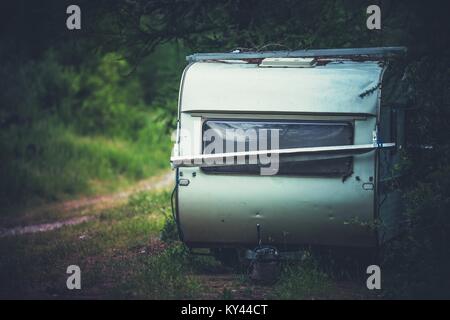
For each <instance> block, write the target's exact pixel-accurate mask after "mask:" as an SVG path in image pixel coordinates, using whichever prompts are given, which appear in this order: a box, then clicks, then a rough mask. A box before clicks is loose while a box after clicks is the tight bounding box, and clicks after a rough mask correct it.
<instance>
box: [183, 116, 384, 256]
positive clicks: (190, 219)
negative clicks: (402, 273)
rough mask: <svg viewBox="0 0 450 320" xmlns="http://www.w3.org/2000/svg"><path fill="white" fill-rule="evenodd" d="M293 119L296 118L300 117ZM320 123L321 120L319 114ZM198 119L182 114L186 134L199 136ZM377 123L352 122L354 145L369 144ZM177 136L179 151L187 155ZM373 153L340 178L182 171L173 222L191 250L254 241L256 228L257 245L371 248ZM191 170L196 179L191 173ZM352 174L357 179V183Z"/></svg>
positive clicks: (356, 159) (358, 159)
mask: <svg viewBox="0 0 450 320" xmlns="http://www.w3.org/2000/svg"><path fill="white" fill-rule="evenodd" d="M299 118H301V117H300V116H299ZM317 118H319V119H320V116H317ZM201 121H202V118H201V117H193V116H191V115H190V114H182V118H181V122H182V123H183V128H184V129H186V130H187V131H191V132H195V131H197V132H198V135H197V138H196V139H198V144H197V146H196V147H195V148H194V149H197V150H193V151H194V152H200V149H201V132H200V131H199V129H197V130H195V128H199V124H200V123H201ZM375 121H376V119H375V118H367V119H365V120H355V139H354V143H355V144H365V143H370V142H371V133H372V130H373V128H374V126H375ZM183 139H184V138H183V136H182V137H181V145H182V149H183V148H185V149H184V150H182V151H181V153H182V154H188V153H190V152H192V150H187V149H186V148H187V144H184V143H183V141H184V140H183ZM374 154H375V152H374V151H371V152H369V153H366V154H363V155H356V156H355V157H354V163H353V171H354V174H353V175H352V176H351V177H350V178H348V179H347V180H345V181H343V180H342V178H341V177H302V176H249V175H222V174H206V173H204V172H202V171H201V169H200V168H198V167H193V168H180V172H181V173H182V174H183V176H182V178H183V179H188V180H189V185H188V186H180V187H179V195H178V197H179V219H180V226H181V229H182V232H183V235H184V240H185V241H186V242H187V243H188V244H189V245H192V246H209V245H213V244H218V245H222V246H227V245H228V246H233V245H246V246H250V247H251V246H252V245H255V244H256V224H260V225H261V231H262V238H263V242H264V243H266V244H269V243H270V244H274V245H277V246H279V247H280V249H282V248H283V247H282V246H283V245H286V246H290V245H294V246H295V245H302V244H317V245H332V246H355V247H367V246H374V245H375V243H376V237H375V234H374V231H373V229H371V228H370V224H371V223H373V217H374V210H373V209H374V190H373V189H372V190H364V189H363V184H364V183H369V182H370V179H371V177H372V179H373V177H374V167H375V166H374V159H375V157H374ZM194 172H195V176H194V175H193V173H194ZM356 177H358V178H356Z"/></svg>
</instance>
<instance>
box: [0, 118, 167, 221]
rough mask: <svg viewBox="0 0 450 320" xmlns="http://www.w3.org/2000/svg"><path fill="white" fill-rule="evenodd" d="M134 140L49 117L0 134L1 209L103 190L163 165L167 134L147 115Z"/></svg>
mask: <svg viewBox="0 0 450 320" xmlns="http://www.w3.org/2000/svg"><path fill="white" fill-rule="evenodd" d="M148 121H149V122H148V124H147V127H145V128H144V129H142V132H140V137H139V138H138V139H136V140H131V139H125V138H119V137H116V138H114V137H104V136H100V135H97V136H96V135H90V136H83V135H80V134H77V133H76V132H75V131H73V130H71V129H70V128H64V127H62V126H60V125H59V124H57V122H56V121H55V122H53V121H52V120H51V119H49V120H45V121H42V122H40V123H37V124H35V125H33V126H32V128H30V130H28V131H26V132H24V131H23V130H21V129H17V131H15V130H14V129H10V130H8V131H4V132H2V133H1V134H0V136H1V139H2V141H1V144H2V149H3V154H2V157H13V158H11V159H9V158H8V159H6V158H5V159H3V161H2V163H3V165H2V166H1V168H0V176H1V177H2V179H1V181H0V191H1V192H0V211H1V212H0V214H1V215H3V216H4V215H7V214H17V212H20V211H23V210H22V209H23V207H26V206H32V205H36V204H41V203H48V202H52V201H57V200H64V199H68V198H72V197H74V196H79V195H92V194H104V193H109V192H111V191H115V190H118V189H122V188H124V187H127V186H129V185H131V184H132V183H134V182H135V181H138V180H141V179H144V178H146V177H150V176H152V175H155V174H156V173H158V172H159V171H161V170H163V169H166V168H168V158H169V155H170V151H169V149H170V142H169V138H168V137H166V136H165V135H162V134H161V133H158V132H159V128H157V124H152V123H151V122H150V120H148Z"/></svg>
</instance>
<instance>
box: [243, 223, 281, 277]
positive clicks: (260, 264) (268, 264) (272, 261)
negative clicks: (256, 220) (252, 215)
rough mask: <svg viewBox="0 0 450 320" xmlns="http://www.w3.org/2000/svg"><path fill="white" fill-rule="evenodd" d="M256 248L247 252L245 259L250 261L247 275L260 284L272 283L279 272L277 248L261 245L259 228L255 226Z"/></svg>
mask: <svg viewBox="0 0 450 320" xmlns="http://www.w3.org/2000/svg"><path fill="white" fill-rule="evenodd" d="M256 229H257V235H258V246H257V247H256V248H255V249H253V250H247V252H246V258H247V259H249V260H250V266H249V270H248V275H249V277H250V279H251V280H253V281H255V282H259V283H262V284H272V283H274V282H275V281H276V280H277V279H278V277H279V275H280V271H281V264H280V262H281V260H280V254H279V252H278V250H277V248H275V247H273V246H265V245H262V243H261V226H260V225H259V224H257V225H256Z"/></svg>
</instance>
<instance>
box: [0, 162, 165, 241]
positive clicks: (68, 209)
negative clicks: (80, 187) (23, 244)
mask: <svg viewBox="0 0 450 320" xmlns="http://www.w3.org/2000/svg"><path fill="white" fill-rule="evenodd" d="M172 185H173V173H172V172H171V171H169V172H165V173H163V174H161V175H158V176H155V177H151V178H149V179H146V180H143V181H141V182H139V183H137V184H136V185H135V186H133V187H132V188H129V189H126V190H123V191H120V192H116V193H112V194H108V195H102V196H95V197H83V198H79V199H74V200H69V201H64V202H59V203H52V204H49V205H44V206H40V207H37V208H32V209H29V210H27V211H26V212H23V213H21V214H20V216H22V217H24V220H27V217H35V216H40V215H45V214H46V213H48V212H58V215H60V216H67V217H68V218H67V219H64V220H59V221H50V222H45V223H39V224H32V225H18V226H15V227H11V228H4V229H1V228H0V237H6V236H15V235H22V234H27V233H36V232H45V231H50V230H55V229H59V228H61V227H63V226H68V225H76V224H79V223H82V222H86V221H89V220H91V219H93V218H94V216H93V215H89V214H88V213H93V212H98V211H100V210H104V209H109V208H113V207H116V206H118V205H120V204H123V203H125V202H126V201H127V199H128V197H129V196H130V195H132V194H134V193H137V192H141V191H152V190H158V189H164V188H169V187H171V186H172Z"/></svg>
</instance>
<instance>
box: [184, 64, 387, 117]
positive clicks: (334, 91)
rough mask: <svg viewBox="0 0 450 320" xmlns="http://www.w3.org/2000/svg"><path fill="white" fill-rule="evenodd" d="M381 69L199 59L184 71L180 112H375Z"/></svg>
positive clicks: (358, 66) (380, 67)
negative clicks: (271, 65) (273, 65)
mask: <svg viewBox="0 0 450 320" xmlns="http://www.w3.org/2000/svg"><path fill="white" fill-rule="evenodd" d="M381 71H382V66H381V65H380V63H379V62H377V61H365V62H354V61H338V62H331V63H328V64H326V65H322V66H316V67H314V68H261V67H258V65H257V64H247V63H220V62H198V63H194V64H193V65H191V66H190V67H189V69H188V70H187V72H186V73H185V76H184V85H183V88H182V95H181V101H182V104H181V112H221V111H226V112H231V113H233V112H250V113H251V112H276V113H303V114H305V113H306V114H307V113H336V114H349V113H355V114H371V115H375V114H376V112H377V109H376V108H377V97H378V93H379V90H376V89H377V87H378V86H379V81H380V74H381ZM364 93H366V94H364Z"/></svg>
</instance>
